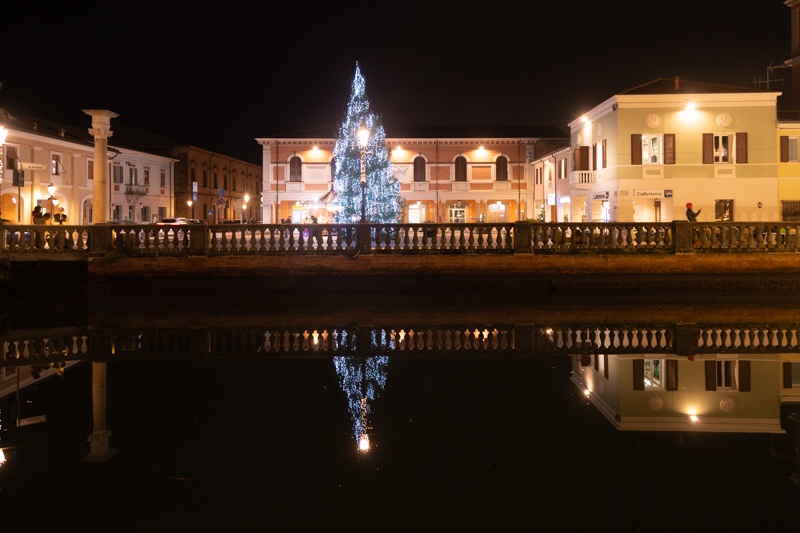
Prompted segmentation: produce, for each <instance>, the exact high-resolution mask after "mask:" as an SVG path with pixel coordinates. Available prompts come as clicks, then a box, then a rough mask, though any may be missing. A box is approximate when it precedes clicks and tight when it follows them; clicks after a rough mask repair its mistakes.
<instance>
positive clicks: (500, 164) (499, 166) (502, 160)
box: [494, 155, 508, 181]
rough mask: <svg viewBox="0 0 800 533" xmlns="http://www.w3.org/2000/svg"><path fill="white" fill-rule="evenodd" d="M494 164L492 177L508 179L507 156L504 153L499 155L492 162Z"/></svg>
mask: <svg viewBox="0 0 800 533" xmlns="http://www.w3.org/2000/svg"><path fill="white" fill-rule="evenodd" d="M494 166H495V173H494V176H495V178H494V179H495V180H496V181H508V158H507V157H506V156H504V155H501V156H500V157H498V158H497V161H495V162H494Z"/></svg>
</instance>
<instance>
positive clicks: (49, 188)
mask: <svg viewBox="0 0 800 533" xmlns="http://www.w3.org/2000/svg"><path fill="white" fill-rule="evenodd" d="M47 192H48V194H50V198H48V199H49V200H50V212H49V213H50V224H52V223H53V206H54V205H58V200H56V199H54V198H53V195H54V194H55V192H56V186H55V185H53V182H52V181H51V182H50V185H48V186H47Z"/></svg>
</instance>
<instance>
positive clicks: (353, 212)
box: [333, 63, 405, 224]
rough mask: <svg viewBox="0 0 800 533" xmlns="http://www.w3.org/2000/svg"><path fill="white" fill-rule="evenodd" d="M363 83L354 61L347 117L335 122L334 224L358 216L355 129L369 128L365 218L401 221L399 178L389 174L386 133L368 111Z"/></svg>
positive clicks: (358, 157) (358, 156)
mask: <svg viewBox="0 0 800 533" xmlns="http://www.w3.org/2000/svg"><path fill="white" fill-rule="evenodd" d="M365 87H366V84H365V82H364V77H363V76H362V75H361V70H360V69H359V67H358V63H356V74H355V78H354V79H353V84H352V89H351V92H350V101H349V103H348V104H347V117H346V118H345V120H344V122H343V123H342V124H341V125H340V126H339V135H338V137H337V139H336V145H335V146H334V149H333V155H334V161H335V169H334V180H333V190H334V192H335V193H336V202H337V204H338V205H337V207H338V211H337V212H336V214H335V216H334V222H336V223H337V224H347V223H351V222H353V221H356V220H358V219H360V217H361V145H360V144H359V138H358V131H359V130H360V129H361V128H362V127H365V128H366V129H367V130H368V131H369V140H368V142H367V156H366V181H367V183H366V202H365V211H366V218H367V220H368V221H369V222H378V223H396V222H402V217H403V216H404V209H405V200H404V199H403V197H402V196H401V195H400V181H399V180H398V179H397V178H396V177H395V176H394V175H393V174H392V162H391V161H390V160H389V150H388V149H387V148H386V133H385V132H384V131H383V125H382V124H381V121H380V119H379V118H378V117H377V116H376V115H375V114H374V113H372V112H371V110H370V104H369V99H368V98H367V93H366V89H365Z"/></svg>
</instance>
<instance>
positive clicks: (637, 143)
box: [631, 133, 642, 165]
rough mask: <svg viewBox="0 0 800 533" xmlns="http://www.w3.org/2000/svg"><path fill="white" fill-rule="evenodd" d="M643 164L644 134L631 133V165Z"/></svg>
mask: <svg viewBox="0 0 800 533" xmlns="http://www.w3.org/2000/svg"><path fill="white" fill-rule="evenodd" d="M641 164H642V135H641V134H640V133H631V165H641Z"/></svg>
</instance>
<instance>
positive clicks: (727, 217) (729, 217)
mask: <svg viewBox="0 0 800 533" xmlns="http://www.w3.org/2000/svg"><path fill="white" fill-rule="evenodd" d="M714 220H716V221H717V222H731V221H733V200H715V201H714Z"/></svg>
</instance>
